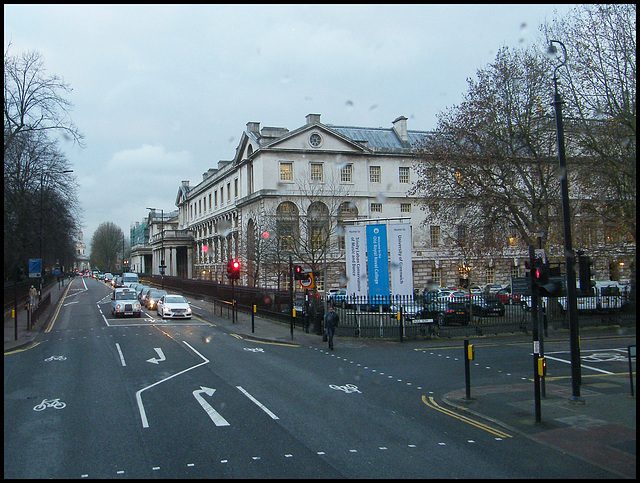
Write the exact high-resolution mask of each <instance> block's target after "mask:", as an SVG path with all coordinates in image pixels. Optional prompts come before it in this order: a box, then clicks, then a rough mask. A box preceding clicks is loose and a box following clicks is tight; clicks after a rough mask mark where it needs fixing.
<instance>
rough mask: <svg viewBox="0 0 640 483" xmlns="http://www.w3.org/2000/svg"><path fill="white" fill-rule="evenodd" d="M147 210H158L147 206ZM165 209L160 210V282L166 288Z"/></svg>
mask: <svg viewBox="0 0 640 483" xmlns="http://www.w3.org/2000/svg"><path fill="white" fill-rule="evenodd" d="M147 210H152V211H154V212H155V211H156V209H155V208H147ZM164 269H165V264H164V210H162V209H161V210H160V280H161V282H160V284H161V287H162V290H164Z"/></svg>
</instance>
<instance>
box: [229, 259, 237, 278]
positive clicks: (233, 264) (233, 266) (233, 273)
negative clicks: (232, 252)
mask: <svg viewBox="0 0 640 483" xmlns="http://www.w3.org/2000/svg"><path fill="white" fill-rule="evenodd" d="M227 277H229V278H230V279H232V280H238V279H239V278H240V262H239V261H238V260H229V261H228V262H227Z"/></svg>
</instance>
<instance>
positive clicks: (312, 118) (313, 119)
mask: <svg viewBox="0 0 640 483" xmlns="http://www.w3.org/2000/svg"><path fill="white" fill-rule="evenodd" d="M306 119H307V124H315V123H319V122H320V114H307V118H306Z"/></svg>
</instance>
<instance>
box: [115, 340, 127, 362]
mask: <svg viewBox="0 0 640 483" xmlns="http://www.w3.org/2000/svg"><path fill="white" fill-rule="evenodd" d="M116 349H118V354H120V362H122V367H124V366H126V365H127V363H126V362H125V361H124V354H123V353H122V350H121V349H120V344H118V343H117V342H116Z"/></svg>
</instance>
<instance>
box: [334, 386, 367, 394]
mask: <svg viewBox="0 0 640 483" xmlns="http://www.w3.org/2000/svg"><path fill="white" fill-rule="evenodd" d="M329 387H330V388H331V389H333V390H335V391H344V392H345V393H347V394H350V393H352V392H357V393H360V394H362V392H360V390H358V386H356V385H354V384H345V385H344V386H337V385H335V384H329Z"/></svg>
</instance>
